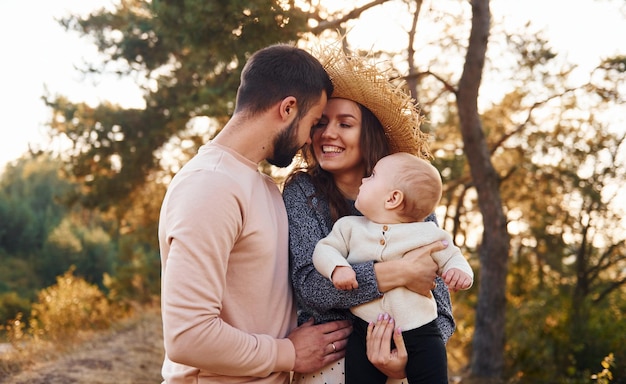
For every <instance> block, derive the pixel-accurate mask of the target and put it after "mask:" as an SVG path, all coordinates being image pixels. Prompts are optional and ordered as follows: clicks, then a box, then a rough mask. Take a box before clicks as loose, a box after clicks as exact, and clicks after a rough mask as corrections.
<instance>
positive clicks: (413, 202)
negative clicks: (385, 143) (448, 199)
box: [389, 152, 443, 221]
mask: <svg viewBox="0 0 626 384" xmlns="http://www.w3.org/2000/svg"><path fill="white" fill-rule="evenodd" d="M389 156H390V157H394V158H397V159H398V160H400V161H399V164H398V168H397V169H396V172H395V176H394V178H393V183H394V185H393V186H392V188H393V189H399V190H400V191H402V193H403V194H404V205H403V207H402V209H401V214H402V216H404V217H406V218H409V219H411V221H423V220H424V219H425V218H426V217H428V215H430V214H431V213H433V211H434V210H435V208H436V207H437V204H439V201H440V200H441V193H442V190H443V185H442V182H441V175H440V174H439V171H437V169H436V168H435V167H434V166H433V165H432V164H431V163H429V162H428V161H426V160H424V159H421V158H419V157H417V156H414V155H411V154H409V153H405V152H399V153H394V154H392V155H389Z"/></svg>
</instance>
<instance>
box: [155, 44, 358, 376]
mask: <svg viewBox="0 0 626 384" xmlns="http://www.w3.org/2000/svg"><path fill="white" fill-rule="evenodd" d="M332 90H333V88H332V83H331V82H330V79H329V77H328V75H327V74H326V72H325V71H324V69H323V67H322V66H321V64H320V63H319V62H318V61H317V59H315V58H314V57H313V56H311V55H310V54H309V53H307V52H305V51H303V50H301V49H298V48H295V47H292V46H288V45H283V44H279V45H273V46H270V47H267V48H264V49H262V50H260V51H258V52H256V53H255V54H254V55H252V56H251V57H250V59H249V61H248V62H247V63H246V65H245V67H244V69H243V71H242V74H241V84H240V86H239V90H238V92H237V103H236V108H235V112H234V114H233V116H232V118H231V119H230V120H229V121H228V123H227V124H226V125H225V126H224V128H223V129H222V131H221V132H220V133H219V134H218V135H217V136H216V137H215V139H214V140H213V141H212V142H211V143H209V144H206V145H204V146H203V147H201V148H200V150H199V151H198V154H197V155H196V156H195V157H194V158H193V159H191V161H189V162H188V163H187V164H186V165H185V166H184V167H183V168H182V169H181V170H180V172H178V174H177V175H176V176H175V177H174V179H173V180H172V182H171V184H170V186H169V188H168V191H167V193H166V195H165V198H164V201H163V205H162V208H161V216H160V222H159V243H160V249H161V259H162V315H163V336H164V341H165V360H164V363H163V370H162V373H163V377H164V379H165V381H164V383H167V384H178V383H249V382H255V383H287V382H288V381H289V371H292V370H297V371H299V372H310V371H314V370H317V369H319V368H321V367H323V366H324V365H326V364H328V363H330V362H333V361H336V360H339V359H340V358H342V357H343V356H344V353H345V352H344V348H345V345H346V343H347V337H348V335H349V333H350V331H351V326H350V324H349V323H348V322H346V321H341V322H332V323H326V324H321V325H313V324H312V322H309V323H307V324H304V325H303V326H300V327H298V328H295V329H294V327H295V325H296V316H295V303H294V300H293V293H292V289H291V285H290V282H289V277H288V263H289V257H288V239H287V237H288V230H287V215H286V212H285V208H284V205H283V200H282V197H281V194H280V191H279V189H278V188H277V186H276V185H275V183H274V182H273V181H272V179H271V178H270V177H268V176H266V175H264V174H262V173H261V172H259V171H258V164H259V162H261V161H263V160H267V161H268V162H270V163H271V164H274V165H276V166H279V167H285V166H287V165H289V164H290V163H291V160H292V158H293V156H294V155H295V153H296V152H297V151H298V150H299V148H300V147H302V146H303V145H304V144H306V143H309V142H310V129H311V127H312V126H314V125H315V124H317V122H318V120H319V119H320V117H321V115H322V111H323V109H324V106H325V105H326V100H327V98H328V96H330V95H331V93H332Z"/></svg>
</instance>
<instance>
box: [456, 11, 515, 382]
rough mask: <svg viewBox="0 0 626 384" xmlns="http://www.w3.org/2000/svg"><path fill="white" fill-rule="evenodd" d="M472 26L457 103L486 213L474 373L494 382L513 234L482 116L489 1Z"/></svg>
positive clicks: (476, 13)
mask: <svg viewBox="0 0 626 384" xmlns="http://www.w3.org/2000/svg"><path fill="white" fill-rule="evenodd" d="M471 4H472V14H473V16H472V30H471V34H470V40H469V45H468V49H467V57H466V59H465V65H464V68H463V74H462V76H461V79H460V82H459V89H458V96H457V106H458V109H459V120H460V125H461V133H462V135H463V145H464V147H465V154H466V156H467V160H468V162H469V166H470V171H471V175H472V179H473V181H474V184H475V187H476V191H477V193H478V205H479V207H480V211H481V213H482V216H483V226H484V232H483V238H482V243H481V246H480V251H479V258H480V274H479V279H478V280H479V284H478V304H477V308H476V328H475V331H474V339H473V351H472V362H471V376H472V377H476V378H483V380H481V382H486V381H485V380H489V381H492V380H493V381H495V382H497V381H498V380H500V379H501V377H502V373H503V367H504V345H505V337H504V335H505V304H506V297H505V291H506V275H507V261H508V260H507V259H508V254H509V247H510V244H509V235H508V233H507V229H506V219H505V215H504V210H503V206H502V199H501V196H500V190H499V187H500V182H499V176H498V174H497V173H496V170H495V169H494V167H493V164H492V163H491V157H490V152H489V148H488V147H487V142H486V140H485V135H484V133H483V129H482V123H481V120H480V117H479V115H478V103H477V100H478V89H479V87H480V83H481V78H482V71H483V67H484V64H485V55H486V52H487V41H488V38H489V27H490V11H489V0H472V2H471Z"/></svg>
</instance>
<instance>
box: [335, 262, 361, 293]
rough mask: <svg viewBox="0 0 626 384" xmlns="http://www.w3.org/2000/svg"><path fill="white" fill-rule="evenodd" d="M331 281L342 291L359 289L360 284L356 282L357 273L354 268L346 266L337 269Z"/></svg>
mask: <svg viewBox="0 0 626 384" xmlns="http://www.w3.org/2000/svg"><path fill="white" fill-rule="evenodd" d="M331 280H332V281H333V285H334V286H335V288H337V289H340V290H342V291H351V290H353V289H357V288H358V287H359V283H358V282H357V281H356V272H354V269H352V267H348V266H345V265H339V266H336V267H335V270H334V271H333V274H332V276H331Z"/></svg>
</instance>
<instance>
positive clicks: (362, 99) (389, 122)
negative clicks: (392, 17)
mask: <svg viewBox="0 0 626 384" xmlns="http://www.w3.org/2000/svg"><path fill="white" fill-rule="evenodd" d="M318 50H319V53H317V54H315V55H316V56H317V58H318V59H319V61H320V62H321V63H322V65H323V66H324V68H325V69H326V71H327V72H328V75H329V76H330V79H331V80H332V82H333V85H334V87H335V90H334V91H333V94H332V96H331V97H333V98H335V97H337V98H342V99H348V100H352V101H355V102H357V103H359V104H361V105H363V106H364V107H366V108H367V109H369V110H370V111H371V112H372V113H373V114H374V115H375V116H376V117H377V118H378V120H379V121H380V123H381V124H382V126H383V128H384V130H385V136H386V137H387V140H388V141H389V146H390V150H391V152H392V153H394V152H408V153H411V154H414V155H417V156H419V157H422V158H430V157H431V155H430V151H429V149H428V135H427V134H426V133H424V132H422V131H421V130H420V125H421V122H422V117H421V116H420V113H419V109H418V108H417V106H416V105H415V100H414V99H412V98H411V96H410V95H409V94H408V93H407V92H406V91H405V90H404V89H403V88H402V85H403V84H399V85H394V84H392V83H391V82H390V81H389V79H388V78H387V76H385V74H384V73H383V72H382V71H381V70H379V69H378V68H377V67H376V66H375V65H373V64H369V63H367V62H366V60H365V58H363V57H360V56H356V55H351V54H346V53H344V52H343V50H342V49H341V48H340V47H339V44H331V45H330V46H327V47H325V48H322V49H318Z"/></svg>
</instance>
